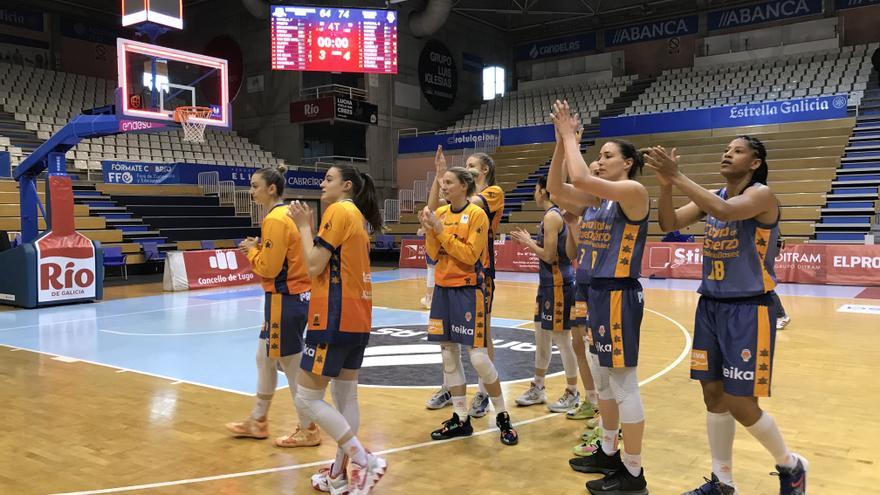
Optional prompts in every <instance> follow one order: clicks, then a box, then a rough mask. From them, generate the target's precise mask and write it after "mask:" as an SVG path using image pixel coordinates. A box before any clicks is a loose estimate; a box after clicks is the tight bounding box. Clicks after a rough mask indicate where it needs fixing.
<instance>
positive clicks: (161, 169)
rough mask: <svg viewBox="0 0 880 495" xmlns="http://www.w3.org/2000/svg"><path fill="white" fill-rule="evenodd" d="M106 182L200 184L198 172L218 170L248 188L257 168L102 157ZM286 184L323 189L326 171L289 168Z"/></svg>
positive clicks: (240, 185)
mask: <svg viewBox="0 0 880 495" xmlns="http://www.w3.org/2000/svg"><path fill="white" fill-rule="evenodd" d="M101 167H102V169H103V175H104V182H105V183H107V184H153V185H155V184H198V183H199V173H201V172H217V175H218V180H221V181H226V180H231V181H232V182H234V183H235V185H236V186H237V187H247V186H250V183H251V175H252V174H253V173H254V172H256V171H257V169H256V168H254V167H233V166H228V165H206V164H202V163H149V162H127V161H120V160H103V161H102V162H101ZM285 177H286V178H287V185H288V187H291V188H293V189H320V184H321V181H323V180H324V172H318V171H311V170H288V171H287V173H286V174H285Z"/></svg>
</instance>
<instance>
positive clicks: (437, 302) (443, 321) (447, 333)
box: [428, 286, 489, 348]
mask: <svg viewBox="0 0 880 495" xmlns="http://www.w3.org/2000/svg"><path fill="white" fill-rule="evenodd" d="M485 308H486V296H485V294H484V293H483V290H482V289H481V288H479V287H474V286H470V287H440V286H437V287H436V288H435V289H434V297H433V298H432V299H431V316H430V318H429V319H428V341H429V342H455V343H457V344H461V345H466V346H471V347H478V348H479V347H486V341H487V339H488V337H489V335H488V334H489V330H488V328H487V325H486V320H487V317H488V315H487V314H486V309H485Z"/></svg>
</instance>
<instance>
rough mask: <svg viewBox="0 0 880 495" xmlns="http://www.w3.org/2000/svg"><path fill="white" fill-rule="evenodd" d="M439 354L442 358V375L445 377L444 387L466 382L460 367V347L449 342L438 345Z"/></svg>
mask: <svg viewBox="0 0 880 495" xmlns="http://www.w3.org/2000/svg"><path fill="white" fill-rule="evenodd" d="M440 354H441V356H442V357H443V375H444V376H445V377H446V386H447V387H457V386H459V385H464V384H465V383H466V381H465V377H464V367H463V366H462V365H461V345H459V344H453V343H451V342H447V343H444V344H440Z"/></svg>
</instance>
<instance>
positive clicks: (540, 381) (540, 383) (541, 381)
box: [534, 375, 544, 388]
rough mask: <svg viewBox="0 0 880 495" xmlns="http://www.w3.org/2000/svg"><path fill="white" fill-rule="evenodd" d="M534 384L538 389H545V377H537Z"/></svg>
mask: <svg viewBox="0 0 880 495" xmlns="http://www.w3.org/2000/svg"><path fill="white" fill-rule="evenodd" d="M534 382H535V385H537V386H538V387H540V388H544V377H543V376H538V375H535V380H534Z"/></svg>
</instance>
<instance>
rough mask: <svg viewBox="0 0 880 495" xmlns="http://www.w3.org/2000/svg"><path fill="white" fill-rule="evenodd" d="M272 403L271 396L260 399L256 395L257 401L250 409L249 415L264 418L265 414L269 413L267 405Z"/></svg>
mask: <svg viewBox="0 0 880 495" xmlns="http://www.w3.org/2000/svg"><path fill="white" fill-rule="evenodd" d="M271 405H272V398H271V397H270V398H268V399H261V398H260V397H257V402H256V403H255V404H254V408H253V410H251V417H252V418H254V419H261V418H265V417H266V415H268V414H269V406H271Z"/></svg>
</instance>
